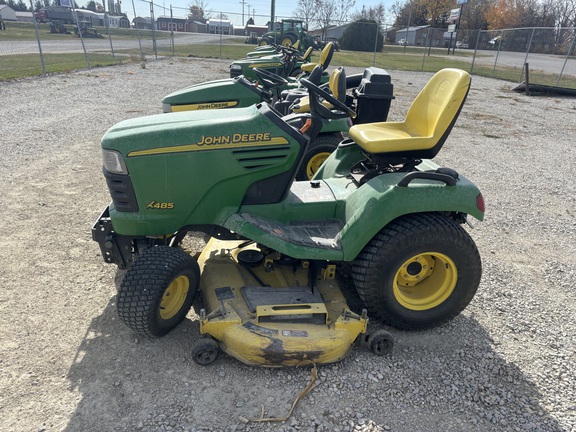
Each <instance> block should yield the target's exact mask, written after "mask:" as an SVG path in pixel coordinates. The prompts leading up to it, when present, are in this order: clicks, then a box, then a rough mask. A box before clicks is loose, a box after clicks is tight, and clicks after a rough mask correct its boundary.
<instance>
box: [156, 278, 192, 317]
mask: <svg viewBox="0 0 576 432" xmlns="http://www.w3.org/2000/svg"><path fill="white" fill-rule="evenodd" d="M189 289H190V281H189V280H188V277H187V276H184V275H182V276H178V277H177V278H176V279H174V280H173V281H172V283H171V284H170V285H169V286H168V288H167V289H166V291H164V295H163V296H162V300H160V318H162V319H165V320H168V319H170V318H172V317H174V316H175V315H176V314H177V313H178V311H179V310H180V309H182V306H183V305H184V302H185V301H186V296H187V295H188V290H189Z"/></svg>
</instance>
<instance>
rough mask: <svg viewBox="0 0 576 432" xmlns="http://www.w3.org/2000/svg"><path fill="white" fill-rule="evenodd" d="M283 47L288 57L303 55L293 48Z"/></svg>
mask: <svg viewBox="0 0 576 432" xmlns="http://www.w3.org/2000/svg"><path fill="white" fill-rule="evenodd" d="M281 47H282V51H284V54H286V55H291V56H294V57H301V56H302V53H301V52H300V51H298V50H297V49H296V48H292V47H287V46H281Z"/></svg>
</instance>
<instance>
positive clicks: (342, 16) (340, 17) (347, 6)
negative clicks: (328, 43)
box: [335, 0, 356, 25]
mask: <svg viewBox="0 0 576 432" xmlns="http://www.w3.org/2000/svg"><path fill="white" fill-rule="evenodd" d="M355 4H356V0H339V1H338V3H337V4H336V20H335V21H336V22H337V24H338V25H340V24H344V23H345V22H347V21H348V16H349V15H350V11H351V10H352V8H353V7H354V5H355Z"/></svg>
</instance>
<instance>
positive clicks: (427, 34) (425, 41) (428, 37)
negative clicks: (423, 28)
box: [422, 28, 432, 70]
mask: <svg viewBox="0 0 576 432" xmlns="http://www.w3.org/2000/svg"><path fill="white" fill-rule="evenodd" d="M431 31H432V28H428V31H427V32H426V39H424V53H423V55H422V70H424V59H425V58H426V45H427V44H428V40H430V32H431Z"/></svg>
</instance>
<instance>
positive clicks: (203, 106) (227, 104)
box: [172, 101, 238, 112]
mask: <svg viewBox="0 0 576 432" xmlns="http://www.w3.org/2000/svg"><path fill="white" fill-rule="evenodd" d="M236 105H238V101H223V102H207V103H199V104H189V105H172V112H178V111H197V110H207V109H222V108H232V107H235V106H236Z"/></svg>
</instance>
